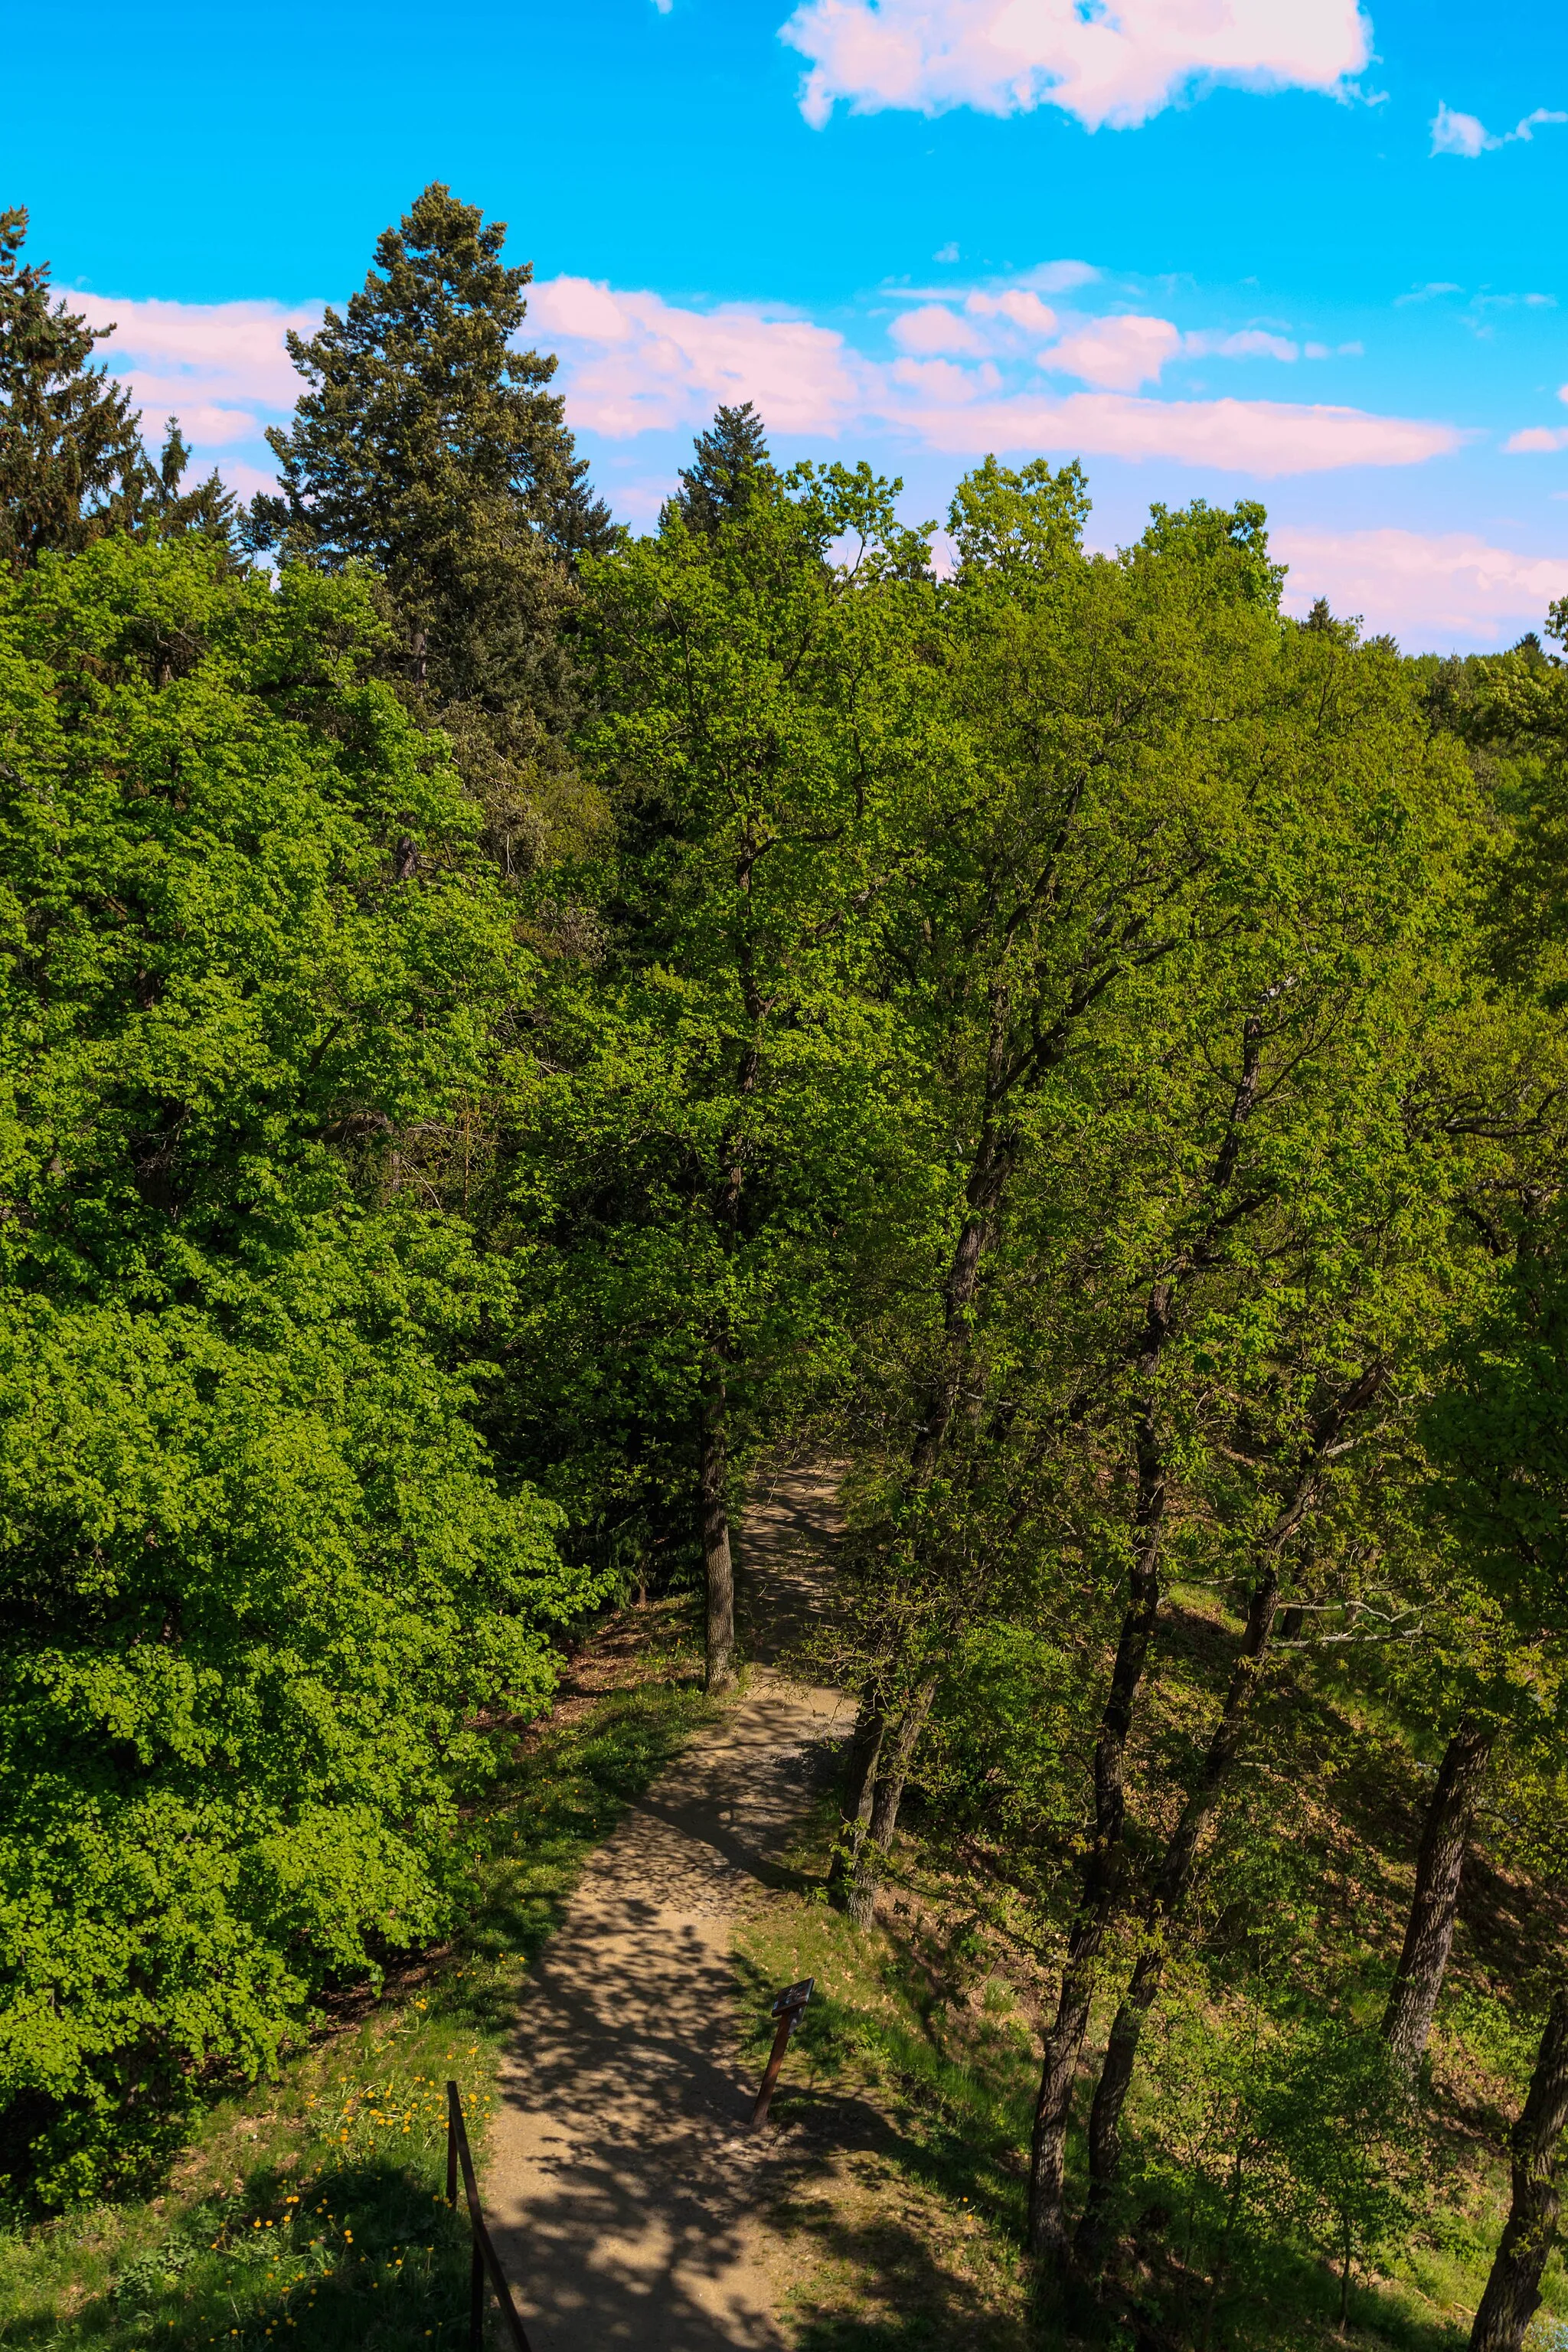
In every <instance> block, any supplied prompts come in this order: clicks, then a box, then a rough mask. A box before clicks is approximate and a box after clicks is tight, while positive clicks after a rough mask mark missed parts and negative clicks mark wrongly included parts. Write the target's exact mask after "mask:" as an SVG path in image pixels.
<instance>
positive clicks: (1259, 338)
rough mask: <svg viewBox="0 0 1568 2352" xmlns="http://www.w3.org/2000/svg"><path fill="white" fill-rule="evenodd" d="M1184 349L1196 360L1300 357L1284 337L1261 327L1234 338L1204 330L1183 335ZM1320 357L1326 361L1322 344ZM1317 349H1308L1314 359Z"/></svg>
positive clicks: (1246, 330) (1309, 345) (1318, 352)
mask: <svg viewBox="0 0 1568 2352" xmlns="http://www.w3.org/2000/svg"><path fill="white" fill-rule="evenodd" d="M1182 349H1183V351H1184V352H1186V353H1187V354H1188V355H1189V356H1190V357H1191V358H1193V359H1216V360H1294V359H1297V358H1299V357H1300V353H1299V352H1298V351H1297V348H1296V346H1295V344H1294V343H1292V342H1290V341H1289V340H1288V339H1287V338H1286V337H1285V336H1284V335H1270V334H1268V333H1266V332H1265V331H1264V330H1263V329H1262V328H1261V327H1243V328H1242V329H1241V330H1240V331H1239V332H1238V333H1237V334H1234V335H1222V334H1220V333H1218V332H1211V331H1208V330H1206V329H1205V330H1203V331H1200V332H1199V333H1197V334H1194V335H1184V336H1183V338H1182ZM1316 351H1317V354H1318V356H1320V357H1322V358H1327V356H1328V354H1327V352H1325V351H1324V350H1323V347H1322V345H1321V344H1319V345H1317V346H1316ZM1313 352H1314V346H1313V345H1312V344H1310V343H1309V344H1308V346H1307V355H1308V357H1309V358H1311V357H1312V356H1313Z"/></svg>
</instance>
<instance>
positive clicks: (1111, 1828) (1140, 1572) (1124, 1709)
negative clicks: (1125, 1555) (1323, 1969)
mask: <svg viewBox="0 0 1568 2352" xmlns="http://www.w3.org/2000/svg"><path fill="white" fill-rule="evenodd" d="M1170 1327H1171V1293H1170V1288H1169V1286H1168V1285H1165V1284H1157V1285H1156V1286H1155V1287H1154V1290H1153V1291H1152V1294H1151V1297H1150V1301H1149V1313H1148V1318H1147V1322H1146V1325H1145V1328H1144V1335H1143V1347H1142V1354H1141V1357H1140V1364H1141V1366H1142V1369H1143V1370H1144V1372H1145V1376H1146V1377H1152V1373H1153V1370H1154V1367H1155V1365H1156V1364H1157V1362H1158V1360H1159V1356H1160V1351H1161V1349H1163V1346H1164V1344H1165V1340H1166V1339H1167V1337H1168V1336H1169V1332H1170ZM1134 1453H1135V1456H1136V1462H1137V1478H1138V1488H1137V1497H1136V1501H1135V1504H1134V1508H1133V1521H1134V1537H1133V1552H1132V1569H1131V1577H1130V1579H1129V1583H1128V1595H1127V1606H1126V1608H1125V1609H1124V1610H1123V1611H1122V1614H1121V1632H1120V1633H1119V1635H1118V1638H1117V1643H1116V1660H1115V1664H1113V1666H1112V1667H1111V1670H1110V1688H1109V1690H1108V1691H1107V1692H1106V1696H1105V1705H1104V1706H1103V1708H1102V1709H1101V1711H1100V1732H1099V1736H1098V1738H1096V1740H1095V1748H1094V1838H1093V1841H1092V1843H1091V1844H1090V1846H1089V1851H1088V1853H1086V1854H1085V1856H1084V1862H1083V1876H1082V1881H1081V1885H1080V1887H1079V1903H1078V1910H1077V1914H1076V1916H1075V1917H1074V1919H1073V1924H1072V1927H1071V1930H1070V1932H1069V1934H1068V1950H1067V1958H1066V1960H1065V1962H1064V1963H1063V1967H1062V1981H1061V1990H1060V1992H1059V1993H1058V1998H1057V2013H1056V2016H1055V2017H1054V2018H1053V2019H1052V2021H1051V2023H1050V2026H1049V2028H1048V2029H1047V2033H1046V2044H1045V2050H1044V2053H1043V2055H1042V2058H1041V2063H1040V2087H1039V2091H1038V2094H1037V2097H1036V2100H1035V2123H1034V2131H1033V2134H1032V2136H1031V2140H1030V2147H1029V2221H1028V2232H1029V2251H1030V2252H1031V2253H1032V2254H1034V2255H1035V2257H1036V2258H1037V2260H1038V2261H1042V2262H1044V2263H1047V2264H1053V2265H1055V2266H1057V2267H1059V2266H1060V2263H1061V2261H1062V2258H1063V2256H1064V2255H1065V2253H1066V2251H1067V2245H1068V2231H1067V2211H1066V2205H1065V2201H1064V2199H1065V2191H1066V2184H1067V2131H1068V2117H1069V2116H1070V2115H1071V2113H1072V2093H1073V2082H1074V2078H1075V2076H1076V2074H1077V2072H1078V2062H1079V2053H1080V2051H1081V2050H1082V2048H1083V2038H1084V2035H1085V2033H1086V2032H1088V2030H1089V2005H1090V2003H1091V2001H1092V2000H1093V1998H1094V1981H1095V1972H1096V1969H1098V1966H1099V1962H1100V1949H1101V1947H1102V1946H1103V1944H1104V1942H1105V1937H1106V1932H1107V1930H1108V1928H1109V1927H1110V1921H1111V1918H1112V1916H1113V1915H1114V1912H1115V1908H1116V1899H1117V1893H1118V1886H1119V1882H1120V1877H1121V1840H1122V1833H1123V1831H1124V1830H1125V1828H1126V1824H1127V1741H1128V1737H1129V1734H1130V1733H1131V1728H1132V1709H1133V1702H1134V1701H1135V1699H1136V1697H1137V1696H1138V1685H1139V1684H1140V1683H1141V1682H1142V1679H1143V1669H1144V1667H1145V1665H1146V1664H1147V1663H1148V1658H1149V1645H1150V1643H1151V1642H1152V1640H1153V1638H1154V1621H1155V1619H1156V1617H1157V1615H1158V1613H1159V1608H1160V1538H1161V1534H1162V1530H1163V1525H1164V1518H1165V1496H1166V1479H1165V1463H1164V1456H1163V1452H1162V1450H1161V1445H1160V1436H1159V1424H1158V1419H1157V1415H1156V1411H1155V1402H1154V1398H1153V1395H1152V1393H1145V1395H1144V1398H1143V1400H1142V1404H1141V1406H1140V1408H1139V1413H1138V1423H1137V1433H1136V1436H1135V1439H1134Z"/></svg>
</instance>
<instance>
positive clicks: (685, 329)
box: [530, 278, 1460, 476]
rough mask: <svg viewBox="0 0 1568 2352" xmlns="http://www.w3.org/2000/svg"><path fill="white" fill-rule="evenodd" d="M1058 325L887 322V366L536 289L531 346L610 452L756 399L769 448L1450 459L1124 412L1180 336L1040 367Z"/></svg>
mask: <svg viewBox="0 0 1568 2352" xmlns="http://www.w3.org/2000/svg"><path fill="white" fill-rule="evenodd" d="M961 301H962V303H963V309H962V310H960V309H959V308H958V307H957V305H958V303H959V302H961ZM1056 324H1057V321H1056V320H1055V318H1054V316H1053V314H1052V313H1051V312H1050V311H1049V310H1047V307H1046V305H1045V304H1043V303H1041V302H1040V301H1039V298H1038V296H1037V295H1036V294H1034V293H1033V292H1032V291H1031V290H1030V289H1026V288H1019V287H1016V286H1014V287H1010V288H1003V289H994V290H984V289H982V290H979V291H976V292H972V293H970V294H968V295H955V296H954V297H953V298H952V302H948V303H938V302H927V303H924V304H922V305H921V307H919V308H918V309H913V310H906V311H904V312H903V313H902V314H901V315H900V317H899V318H897V319H896V320H894V321H893V325H892V329H891V332H892V336H893V340H894V342H895V345H896V346H897V347H898V348H899V349H900V352H901V353H902V354H903V355H902V356H901V357H900V358H899V359H897V360H895V361H893V362H891V363H890V364H889V363H884V362H879V361H876V360H873V359H868V358H867V357H866V356H865V355H864V354H862V353H860V352H857V351H855V350H853V349H852V348H851V347H850V346H849V345H848V344H847V342H846V341H845V339H844V337H843V336H842V335H840V334H839V333H837V331H835V330H832V329H829V328H826V327H818V326H816V325H814V324H812V323H811V322H810V321H809V320H803V319H799V318H795V317H791V316H788V315H786V314H782V313H779V312H775V311H773V310H764V309H762V308H760V307H759V308H749V307H746V306H744V305H742V304H738V303H731V304H729V305H726V306H725V307H724V308H723V309H721V310H713V311H700V310H687V309H684V308H682V307H680V306H679V305H678V304H676V303H672V302H666V301H665V300H664V299H663V298H662V296H660V295H658V294H653V293H647V292H637V293H622V292H620V291H617V290H615V289H611V288H609V287H607V286H600V285H595V284H593V283H592V282H591V281H590V280H588V279H586V278H552V279H549V280H547V281H546V282H545V283H543V284H542V285H539V286H536V287H535V288H534V289H533V297H532V312H531V320H530V328H531V331H534V330H537V331H538V332H539V333H540V334H541V336H542V338H544V339H546V340H548V341H551V342H552V343H553V344H554V345H555V347H556V348H557V349H558V350H559V351H560V353H561V359H562V373H561V379H560V381H561V384H562V388H563V391H564V393H565V395H566V414H567V418H568V421H569V422H570V423H571V424H573V425H576V426H579V427H586V428H588V429H591V430H593V431H595V432H598V433H602V434H605V436H608V437H610V438H612V439H623V438H626V437H628V436H632V435H635V434H637V433H641V432H645V431H647V430H649V429H651V428H654V427H669V426H677V425H696V424H701V423H705V422H706V420H707V419H708V417H709V416H710V415H711V414H712V412H713V409H714V407H715V406H716V405H717V404H719V403H720V402H721V401H724V402H731V403H732V402H738V401H742V400H752V401H754V402H755V403H756V404H757V407H758V408H759V409H760V410H761V412H762V415H763V419H764V420H765V422H766V424H767V425H768V426H769V428H770V430H772V431H775V432H778V433H782V434H786V435H796V434H802V433H814V434H821V435H823V436H825V437H836V436H840V435H842V434H844V433H846V432H849V431H853V430H860V429H863V428H868V427H869V428H874V429H877V430H879V431H890V432H891V433H893V434H894V435H896V436H899V437H900V438H902V439H905V440H907V441H910V442H912V443H914V444H915V445H916V446H922V447H925V448H928V449H937V450H942V451H943V452H944V453H952V455H954V456H957V457H977V456H982V455H984V452H985V451H986V450H988V449H995V450H998V451H1003V452H1006V453H1009V454H1012V453H1018V454H1030V455H1032V454H1034V453H1036V452H1037V451H1047V450H1050V451H1060V452H1063V453H1068V454H1070V453H1073V452H1077V451H1082V452H1083V453H1084V454H1085V455H1088V456H1111V457H1130V458H1143V457H1167V458H1173V459H1175V460H1176V461H1177V462H1178V463H1181V464H1185V465H1194V466H1205V467H1220V468H1223V469H1225V470H1226V472H1230V473H1240V474H1250V475H1255V476H1273V475H1280V474H1299V473H1317V472H1321V471H1323V470H1326V469H1328V468H1331V467H1341V466H1408V465H1418V464H1421V463H1422V462H1424V461H1425V460H1426V459H1427V458H1429V457H1441V456H1444V455H1446V454H1447V453H1448V452H1449V451H1451V450H1453V449H1456V448H1457V447H1458V446H1459V440H1460V436H1459V434H1458V432H1457V431H1456V430H1455V428H1454V427H1453V426H1451V425H1442V424H1435V423H1430V422H1424V421H1421V420H1419V419H1411V418H1405V417H1396V416H1373V415H1368V414H1367V413H1366V412H1365V411H1363V410H1362V409H1355V408H1340V407H1331V406H1327V405H1324V404H1301V405H1299V406H1298V405H1293V404H1289V403H1286V402H1282V401H1259V400H1251V401H1248V400H1172V401H1162V400H1152V399H1140V398H1137V397H1133V396H1131V394H1133V393H1135V391H1136V388H1137V386H1138V385H1140V384H1141V383H1147V382H1148V381H1150V379H1151V378H1152V377H1155V376H1157V375H1158V373H1159V371H1160V368H1161V366H1162V365H1163V363H1164V362H1165V361H1166V360H1168V359H1170V358H1172V357H1173V356H1174V355H1175V354H1176V353H1177V352H1179V351H1180V350H1181V349H1182V348H1183V337H1182V334H1181V331H1180V329H1179V328H1177V327H1176V326H1175V325H1173V323H1172V321H1171V320H1165V319H1144V318H1138V317H1122V318H1110V319H1100V320H1079V321H1077V322H1075V324H1074V326H1073V329H1072V331H1071V332H1070V333H1068V334H1066V335H1064V336H1062V337H1061V339H1060V340H1059V341H1057V342H1056V343H1055V344H1053V345H1052V346H1050V347H1049V348H1048V349H1047V350H1046V351H1044V352H1039V351H1037V348H1036V339H1037V337H1038V335H1039V334H1040V333H1042V332H1048V331H1050V330H1051V329H1054V328H1055V326H1056ZM1241 340H1242V341H1243V343H1244V345H1245V349H1244V352H1243V353H1242V354H1241V355H1243V356H1251V355H1253V354H1254V353H1255V352H1257V351H1258V349H1259V348H1260V346H1259V345H1258V342H1256V341H1253V340H1252V339H1251V334H1250V331H1248V332H1247V334H1246V335H1244V336H1243V338H1242V339H1241ZM1270 340H1271V339H1269V338H1268V337H1264V338H1263V341H1265V342H1268V341H1270ZM986 351H989V352H990V354H991V356H990V357H989V358H987V359H984V360H982V361H981V362H980V363H979V364H975V363H974V362H975V361H976V359H977V357H978V355H979V354H980V353H981V352H986ZM1270 355H1272V354H1270ZM998 361H1000V362H1005V363H1007V364H1009V365H1011V367H1012V382H1013V383H1014V384H1015V385H1017V383H1018V377H1019V374H1020V373H1025V374H1026V375H1027V374H1033V373H1034V370H1035V369H1036V368H1037V367H1038V366H1042V365H1043V366H1045V367H1047V368H1048V369H1050V370H1052V371H1053V372H1057V373H1066V374H1071V375H1076V376H1077V377H1078V378H1079V381H1080V382H1082V383H1090V384H1093V385H1095V386H1097V387H1099V388H1098V389H1096V390H1094V391H1092V392H1081V393H1069V394H1066V395H1065V396H1061V397H1058V396H1056V395H1053V394H1048V393H1047V392H1044V391H1042V390H1040V389H1037V388H1031V387H1029V386H1028V385H1027V384H1026V385H1024V386H1023V387H1021V388H1016V389H1012V390H1009V389H1007V388H1006V385H1005V379H1004V377H1003V374H1002V373H1001V369H1000V368H999V367H998V365H997V364H996V362H998Z"/></svg>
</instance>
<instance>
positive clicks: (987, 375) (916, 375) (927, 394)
mask: <svg viewBox="0 0 1568 2352" xmlns="http://www.w3.org/2000/svg"><path fill="white" fill-rule="evenodd" d="M891 374H892V380H893V382H894V383H896V384H901V385H902V386H904V387H905V388H906V389H907V390H908V391H910V392H913V393H917V394H919V396H920V400H921V405H922V406H925V405H928V404H929V405H934V406H936V407H947V406H949V405H951V404H954V403H956V402H959V401H964V400H978V399H979V398H980V397H981V395H982V394H984V393H993V392H999V391H1000V390H1001V388H1002V378H1001V376H1000V375H999V373H997V371H996V369H995V368H994V367H991V366H990V365H987V366H985V367H980V368H962V367H954V365H953V363H952V361H951V360H895V361H894V362H893V365H892V370H891Z"/></svg>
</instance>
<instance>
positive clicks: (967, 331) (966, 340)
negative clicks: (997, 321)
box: [889, 296, 1055, 352]
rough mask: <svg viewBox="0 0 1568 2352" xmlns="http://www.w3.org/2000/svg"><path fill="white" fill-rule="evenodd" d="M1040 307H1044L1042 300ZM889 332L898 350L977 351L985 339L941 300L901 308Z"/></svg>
mask: <svg viewBox="0 0 1568 2352" xmlns="http://www.w3.org/2000/svg"><path fill="white" fill-rule="evenodd" d="M1035 299H1037V300H1038V299H1039V298H1038V296H1037V297H1036V298H1035ZM1040 308H1041V309H1042V310H1044V309H1045V305H1044V303H1043V302H1042V303H1041V304H1040ZM1047 316H1049V313H1048V312H1047ZM1052 323H1053V324H1054V323H1055V322H1054V320H1053V322H1052ZM889 333H890V334H891V336H892V338H893V341H894V342H895V343H897V345H898V347H899V349H900V351H901V352H984V349H985V338H984V335H983V334H982V333H981V332H980V330H979V328H978V327H975V326H973V324H972V323H971V322H970V320H967V319H961V318H960V317H959V316H958V314H957V312H956V311H955V310H949V309H948V308H947V306H946V304H945V303H942V302H928V303H927V304H926V306H925V308H924V309H923V310H906V311H904V313H903V314H902V316H901V317H900V318H897V319H895V320H893V323H892V326H891V327H890V328H889Z"/></svg>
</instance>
